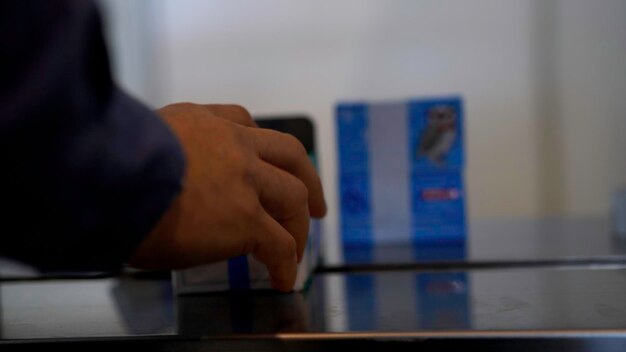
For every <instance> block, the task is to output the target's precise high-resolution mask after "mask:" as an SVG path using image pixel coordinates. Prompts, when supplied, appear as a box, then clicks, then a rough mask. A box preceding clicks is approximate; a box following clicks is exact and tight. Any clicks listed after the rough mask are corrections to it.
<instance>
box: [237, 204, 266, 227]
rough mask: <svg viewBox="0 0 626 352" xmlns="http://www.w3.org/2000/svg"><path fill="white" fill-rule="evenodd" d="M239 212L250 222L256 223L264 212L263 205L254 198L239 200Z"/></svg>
mask: <svg viewBox="0 0 626 352" xmlns="http://www.w3.org/2000/svg"><path fill="white" fill-rule="evenodd" d="M239 213H240V215H241V217H242V218H243V219H245V220H246V221H247V222H248V223H256V221H257V220H258V219H259V218H260V216H261V214H262V213H263V206H262V205H261V204H260V203H259V202H256V201H254V200H250V201H242V202H239Z"/></svg>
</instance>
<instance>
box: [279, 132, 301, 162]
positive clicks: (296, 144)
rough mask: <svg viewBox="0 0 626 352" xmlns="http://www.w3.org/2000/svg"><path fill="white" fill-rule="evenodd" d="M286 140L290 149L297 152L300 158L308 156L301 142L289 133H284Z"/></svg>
mask: <svg viewBox="0 0 626 352" xmlns="http://www.w3.org/2000/svg"><path fill="white" fill-rule="evenodd" d="M283 135H284V136H285V140H286V141H287V144H288V145H289V148H290V149H291V150H293V151H295V152H296V153H297V154H298V155H299V156H301V157H304V156H306V155H307V152H306V149H305V148H304V145H303V144H302V142H300V140H299V139H298V138H296V137H294V136H293V135H291V134H289V133H283Z"/></svg>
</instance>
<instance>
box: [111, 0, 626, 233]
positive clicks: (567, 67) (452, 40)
mask: <svg viewBox="0 0 626 352" xmlns="http://www.w3.org/2000/svg"><path fill="white" fill-rule="evenodd" d="M104 3H105V6H107V7H108V6H112V7H118V8H119V7H122V8H123V9H122V10H121V12H120V10H119V9H118V11H117V13H118V14H117V15H115V11H114V12H113V17H115V16H117V18H126V19H125V20H121V22H122V23H120V20H118V22H117V27H118V28H119V27H120V26H121V27H124V23H126V25H125V27H126V28H127V29H118V30H117V35H116V38H118V39H117V40H116V41H114V43H113V44H114V46H115V47H117V48H118V49H120V50H117V52H116V57H117V58H118V59H117V62H118V63H121V66H122V67H118V71H119V72H120V73H121V81H122V84H123V85H126V86H128V87H129V88H130V89H131V91H133V92H134V93H135V94H136V95H138V96H140V97H143V98H144V100H146V101H147V102H148V103H149V104H151V105H152V106H160V105H163V104H166V103H168V102H174V101H195V102H236V103H240V104H243V105H245V106H247V107H248V108H249V110H250V111H251V112H252V113H253V114H273V113H289V112H304V113H308V114H310V115H311V116H313V117H314V119H315V120H316V122H317V125H318V132H319V135H320V139H319V144H320V145H319V149H320V151H321V154H322V155H321V159H322V165H321V166H322V176H323V180H324V183H325V186H326V190H327V193H328V195H329V199H330V200H335V197H336V195H335V194H336V192H335V183H334V182H335V173H336V168H335V162H336V160H335V158H334V155H335V139H334V125H333V120H332V118H333V116H332V109H333V106H334V104H335V103H336V102H337V101H339V100H345V99H361V98H365V99H377V100H380V99H397V98H403V97H411V96H419V95H433V94H439V93H442V94H447V93H460V94H462V95H463V96H464V97H465V101H466V112H467V124H466V126H467V156H468V158H467V159H468V168H467V184H468V189H469V211H470V215H471V216H472V217H474V218H485V217H504V216H506V217H508V216H522V217H525V216H542V215H552V214H578V215H589V214H592V215H593V214H606V212H607V210H608V199H609V198H608V196H609V194H610V191H611V190H612V189H613V188H616V187H618V186H619V185H626V157H625V156H624V151H626V141H625V138H624V137H623V135H624V133H625V132H626V116H625V114H624V112H625V111H626V105H625V104H626V99H624V98H625V93H626V40H624V38H625V37H624V33H626V10H625V7H626V2H624V1H620V0H600V1H593V2H588V1H583V0H545V1H544V0H508V1H500V0H473V1H471V2H467V1H461V0H456V1H455V0H439V1H437V0H421V1H414V0H395V1H386V0H342V1H333V2H331V1H313V0H299V1H289V0H264V1H253V0H236V1H227V0H220V1H217V0H213V1H200V0H197V1H194V0H176V1H174V0H158V1H139V0H135V1H118V0H115V1H113V2H109V1H104ZM107 4H108V5H107ZM137 4H138V5H137ZM145 17H150V18H152V21H148V22H145V21H143V22H142V20H140V19H141V18H145ZM136 20H137V21H139V22H138V23H140V24H141V23H144V24H143V25H137V24H136V23H135V24H133V23H134V22H133V21H136ZM130 22H133V23H130ZM114 24H115V21H114ZM129 31H130V32H132V31H143V32H144V35H145V33H148V34H149V36H148V37H145V36H144V37H143V38H142V37H141V36H138V35H135V36H134V37H133V35H132V34H131V35H128V34H129ZM147 41H149V44H146V42H147ZM142 45H147V46H148V48H150V49H149V50H132V48H135V49H137V48H140V47H141V46H142ZM137 57H139V58H140V59H137ZM118 66H120V65H118ZM138 72H145V73H144V74H142V75H140V76H141V77H143V78H141V77H139V78H137V77H133V74H136V73H138ZM146 77H147V78H146ZM148 79H151V80H152V81H148ZM330 205H331V213H330V217H329V220H330V223H331V225H332V224H334V223H335V222H336V217H335V216H334V215H335V214H334V210H335V209H336V203H334V202H331V204H330Z"/></svg>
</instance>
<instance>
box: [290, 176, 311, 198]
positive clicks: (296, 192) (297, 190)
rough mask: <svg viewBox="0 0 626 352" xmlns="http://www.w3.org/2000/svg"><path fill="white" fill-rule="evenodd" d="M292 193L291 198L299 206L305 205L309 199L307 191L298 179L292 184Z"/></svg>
mask: <svg viewBox="0 0 626 352" xmlns="http://www.w3.org/2000/svg"><path fill="white" fill-rule="evenodd" d="M292 191H293V196H294V198H295V200H296V201H297V202H298V203H299V204H306V202H307V201H308V199H309V190H308V189H307V187H306V186H305V185H304V182H302V181H300V180H299V179H298V180H296V182H294V186H293V190H292Z"/></svg>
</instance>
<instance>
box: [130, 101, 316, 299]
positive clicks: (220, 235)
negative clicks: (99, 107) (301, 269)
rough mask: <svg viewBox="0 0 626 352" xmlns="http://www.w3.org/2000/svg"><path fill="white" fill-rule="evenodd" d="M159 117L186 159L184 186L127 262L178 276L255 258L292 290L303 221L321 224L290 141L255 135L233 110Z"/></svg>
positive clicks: (211, 108) (246, 117) (309, 174)
mask: <svg viewBox="0 0 626 352" xmlns="http://www.w3.org/2000/svg"><path fill="white" fill-rule="evenodd" d="M158 112H159V114H160V115H161V116H162V117H163V119H164V120H165V121H166V123H167V124H168V125H169V126H170V127H171V128H172V130H173V131H174V133H175V134H176V135H177V136H178V138H179V141H180V143H181V145H182V147H183V150H184V152H185V155H186V159H187V170H186V175H185V184H184V187H183V190H182V192H181V193H180V194H179V196H178V197H177V199H176V200H175V201H174V202H173V203H172V205H171V206H170V208H169V210H168V211H167V212H166V213H165V214H164V216H163V217H162V218H161V220H160V221H159V222H158V224H157V225H156V226H155V227H154V229H153V230H152V231H151V232H150V234H149V235H148V236H147V237H146V238H145V239H144V240H143V241H142V243H141V244H140V245H139V247H138V248H137V250H136V251H135V253H134V254H133V256H132V257H131V259H130V261H129V263H130V264H131V265H132V266H134V267H137V268H144V269H182V268H187V267H191V266H195V265H200V264H207V263H212V262H216V261H221V260H225V259H227V258H230V257H234V256H239V255H245V254H253V255H254V256H255V257H256V258H257V259H258V260H259V261H260V262H262V263H264V264H265V265H266V266H267V268H268V271H269V273H270V278H271V282H272V286H273V287H274V288H276V289H279V290H282V291H289V290H291V288H293V284H294V282H295V278H296V270H297V263H298V262H299V261H300V260H301V259H302V255H303V252H304V248H305V245H306V242H307V235H308V229H309V214H310V215H311V216H314V217H322V216H324V214H325V213H326V204H325V201H324V195H323V191H322V185H321V182H320V179H319V177H318V175H317V173H316V171H315V168H314V167H313V165H312V164H311V162H310V161H309V159H308V156H307V153H306V151H305V149H304V147H303V146H302V144H301V143H300V142H299V141H298V140H297V139H296V138H295V137H293V136H291V135H288V134H285V133H281V132H277V131H272V130H267V129H260V128H256V124H255V123H254V121H253V120H252V118H251V117H250V114H249V113H248V112H247V111H246V110H245V109H244V108H242V107H239V106H235V105H196V104H189V103H182V104H173V105H168V106H166V107H164V108H162V109H160V110H159V111H158Z"/></svg>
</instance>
